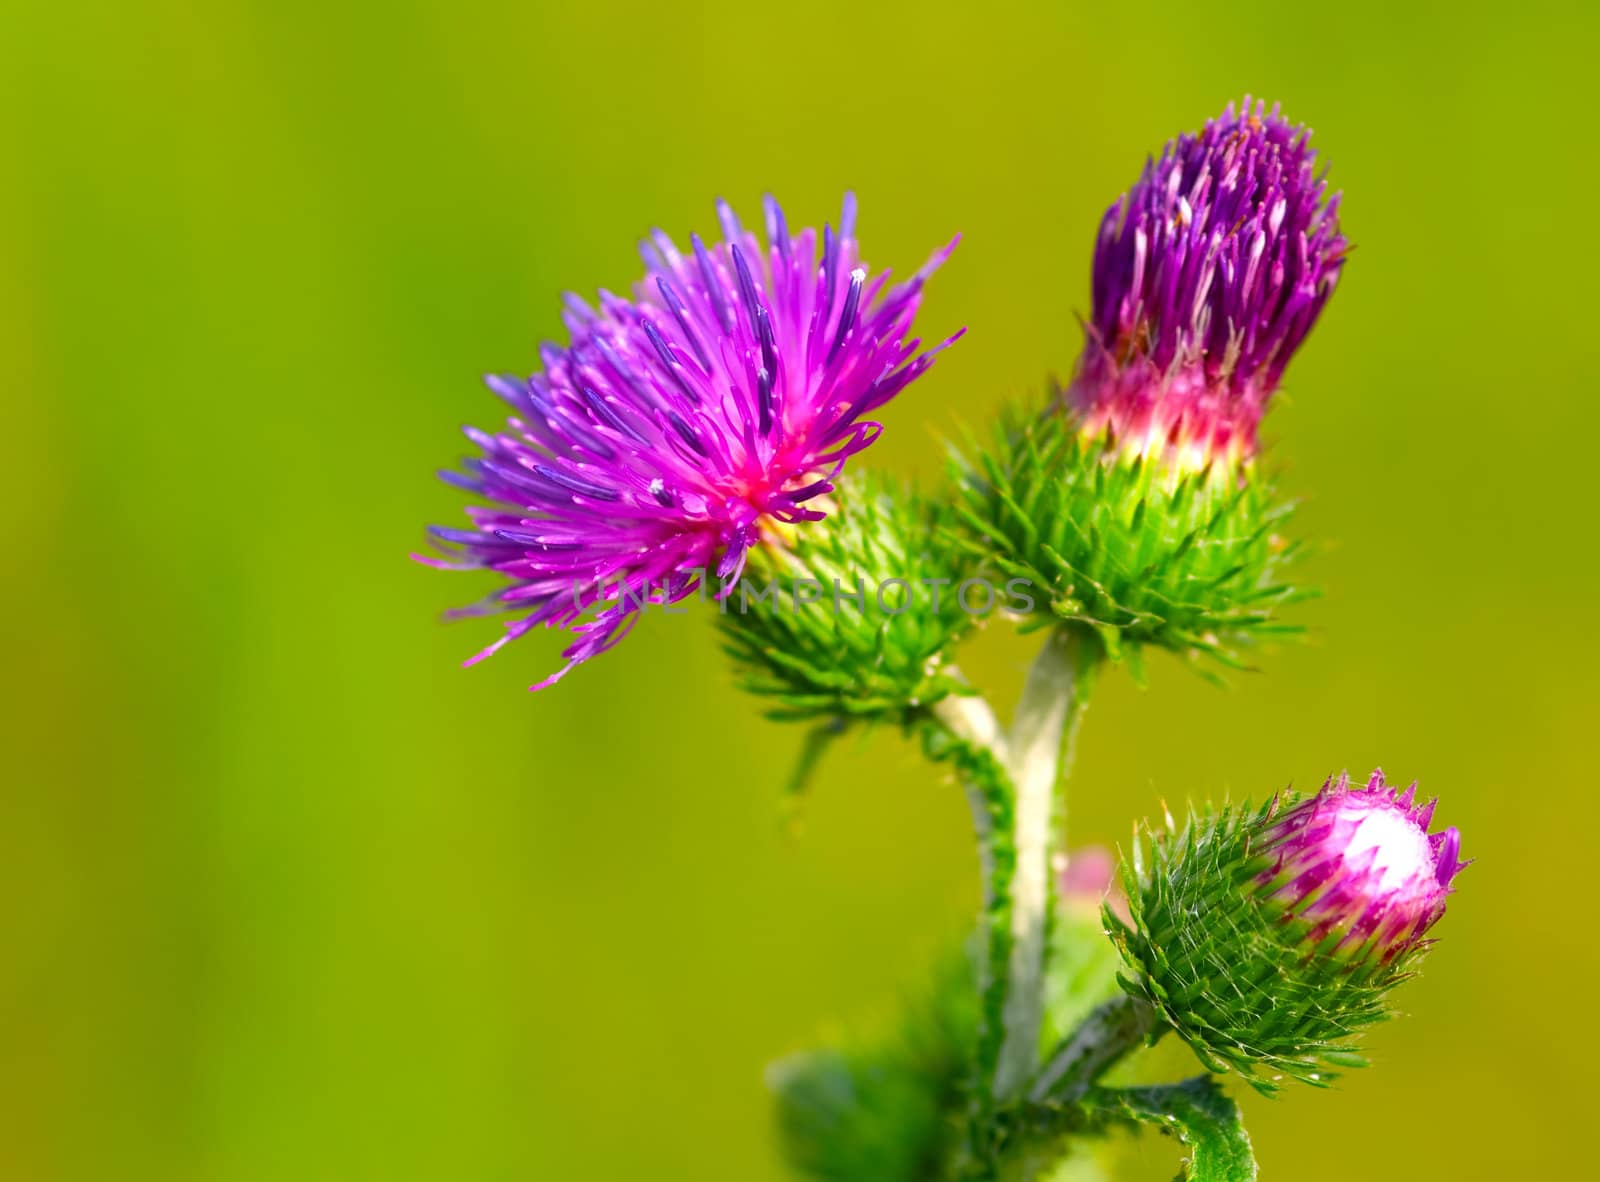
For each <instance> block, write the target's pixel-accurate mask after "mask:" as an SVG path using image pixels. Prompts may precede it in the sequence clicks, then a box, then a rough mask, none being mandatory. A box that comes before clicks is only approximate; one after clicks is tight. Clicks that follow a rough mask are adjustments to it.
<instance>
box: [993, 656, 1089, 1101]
mask: <svg viewBox="0 0 1600 1182" xmlns="http://www.w3.org/2000/svg"><path fill="white" fill-rule="evenodd" d="M1098 656H1099V652H1098V645H1097V641H1096V639H1095V637H1094V636H1093V634H1091V633H1088V632H1087V631H1086V630H1082V629H1076V628H1073V629H1066V628H1064V629H1060V630H1057V631H1055V632H1052V633H1051V635H1050V637H1049V639H1047V640H1046V641H1045V645H1044V648H1042V649H1041V650H1040V652H1039V656H1038V658H1037V659H1036V660H1035V661H1034V663H1033V667H1032V668H1031V669H1030V670H1029V671H1028V680H1027V682H1026V683H1025V684H1024V686H1023V689H1022V699H1021V701H1020V702H1019V703H1018V705H1017V716H1016V721H1015V722H1014V724H1013V725H1012V729H1011V740H1010V743H1009V744H1008V749H1007V752H1006V762H1007V764H1008V765H1009V767H1010V770H1011V779H1012V781H1013V783H1014V784H1015V785H1016V794H1017V795H1016V806H1015V816H1016V828H1015V847H1016V872H1015V874H1014V876H1013V878H1012V883H1011V903H1012V907H1011V957H1010V964H1009V966H1008V971H1007V987H1006V1001H1005V1010H1004V1023H1005V1040H1004V1043H1003V1044H1002V1046H1001V1050H1000V1059H999V1063H998V1064H997V1065H996V1068H995V1076H994V1090H995V1094H996V1096H998V1097H999V1098H1001V1099H1002V1100H1003V1099H1006V1098H1008V1097H1010V1096H1013V1095H1015V1094H1016V1093H1018V1092H1019V1091H1021V1089H1022V1087H1023V1086H1024V1085H1025V1084H1026V1083H1027V1081H1028V1079H1029V1077H1030V1076H1032V1075H1033V1072H1034V1069H1035V1068H1036V1067H1037V1066H1038V1057H1039V1031H1040V1027H1041V1025H1042V1023H1043V1014H1044V967H1045V965H1044V957H1045V935H1046V922H1047V918H1048V912H1049V906H1050V855H1051V851H1052V846H1053V844H1054V842H1055V841H1056V840H1057V833H1056V817H1055V814H1056V800H1057V796H1058V785H1059V784H1060V782H1061V781H1062V780H1064V779H1065V776H1066V773H1067V771H1068V770H1069V768H1070V765H1071V762H1072V758H1073V755H1074V754H1075V748H1076V746H1077V732H1078V724H1079V722H1080V720H1081V719H1082V717H1083V710H1084V706H1085V704H1086V702H1087V695H1088V689H1089V685H1090V682H1091V681H1092V672H1093V669H1094V666H1095V664H1096V662H1097V660H1098Z"/></svg>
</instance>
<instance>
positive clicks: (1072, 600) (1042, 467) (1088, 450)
mask: <svg viewBox="0 0 1600 1182" xmlns="http://www.w3.org/2000/svg"><path fill="white" fill-rule="evenodd" d="M956 478H957V479H958V481H959V482H960V485H961V488H962V490H963V497H962V503H961V506H960V517H961V521H962V523H963V525H964V526H965V530H964V532H965V535H966V539H967V545H968V548H969V549H970V550H971V552H972V553H973V554H974V555H975V556H977V557H978V558H980V559H981V560H984V561H985V562H987V563H988V564H989V565H991V566H992V567H993V568H994V569H996V570H997V571H999V572H1000V573H1001V575H1002V576H1003V577H1006V578H1018V579H1024V580H1027V582H1028V583H1029V584H1030V585H1031V586H1032V587H1034V588H1035V590H1034V595H1033V597H1034V599H1035V600H1036V603H1037V611H1038V612H1039V613H1040V617H1041V618H1042V619H1043V620H1045V621H1048V620H1050V619H1051V618H1054V619H1055V620H1057V621H1080V622H1082V623H1085V624H1088V625H1090V626H1091V627H1093V628H1094V629H1095V630H1096V631H1098V632H1099V633H1100V636H1101V638H1102V639H1103V640H1104V642H1105V645H1106V649H1107V652H1108V653H1109V654H1110V655H1111V656H1112V657H1118V656H1122V655H1124V654H1126V655H1128V656H1130V657H1137V656H1138V653H1139V649H1140V648H1141V646H1144V645H1155V646H1158V647H1161V648H1167V649H1171V650H1173V651H1176V652H1179V653H1185V654H1187V653H1197V652H1198V653H1205V654H1209V655H1211V656H1213V657H1215V658H1217V659H1220V660H1222V661H1223V662H1225V663H1228V664H1237V663H1238V661H1239V658H1238V655H1237V652H1236V649H1237V647H1238V646H1239V645H1240V644H1242V643H1245V642H1247V641H1249V640H1250V639H1251V638H1252V637H1254V636H1257V635H1260V634H1263V633H1267V632H1287V631H1297V630H1298V629H1297V628H1294V627H1292V626H1286V625H1284V624H1283V623H1282V622H1281V621H1280V619H1279V617H1278V615H1277V612H1278V609H1279V608H1281V607H1283V606H1284V605H1285V604H1287V603H1290V602H1292V601H1293V600H1295V599H1299V598H1304V596H1305V593H1304V592H1300V591H1296V589H1295V588H1293V587H1291V586H1289V585H1288V584H1286V583H1285V582H1284V579H1283V572H1284V567H1285V566H1287V565H1288V564H1289V562H1291V561H1292V560H1293V559H1294V558H1295V557H1296V556H1297V553H1298V549H1299V548H1298V546H1296V545H1294V544H1292V543H1288V542H1285V541H1284V539H1283V538H1282V537H1281V536H1280V532H1279V531H1280V530H1281V529H1282V527H1283V524H1284V521H1285V519H1286V518H1287V517H1288V515H1289V513H1290V512H1291V508H1292V507H1291V506H1289V505H1287V504H1285V503H1283V502H1281V501H1279V500H1278V499H1276V498H1275V497H1274V495H1273V490H1272V488H1271V485H1270V483H1269V482H1268V481H1266V480H1265V479H1263V477H1262V475H1261V473H1259V472H1257V471H1256V470H1255V468H1254V465H1249V464H1246V465H1241V466H1228V465H1222V464H1215V465H1211V466H1209V467H1205V468H1200V469H1189V470H1180V469H1177V468H1174V467H1172V466H1170V465H1168V464H1166V463H1165V462H1164V461H1162V460H1161V459H1159V458H1154V457H1141V456H1139V455H1135V454H1129V453H1127V452H1123V451H1118V450H1114V449H1109V448H1107V447H1106V446H1105V445H1104V441H1103V440H1101V439H1099V438H1097V437H1090V436H1086V435H1085V434H1083V432H1082V431H1081V430H1080V429H1079V427H1078V426H1077V425H1076V424H1075V422H1074V421H1073V420H1072V419H1070V418H1069V417H1068V416H1066V415H1062V414H1059V413H1056V412H1055V411H1053V410H1046V411H1045V412H1044V413H1043V414H1041V415H1032V416H1025V415H1020V414H1017V413H1012V414H1010V415H1008V416H1005V417H1004V418H1003V419H1002V421H1001V422H1000V424H999V426H998V428H997V430H996V433H995V438H994V441H993V442H992V443H991V444H990V445H989V446H987V447H984V448H981V449H979V450H978V451H977V455H976V458H975V460H973V461H972V462H970V463H967V462H963V461H958V463H957V470H956Z"/></svg>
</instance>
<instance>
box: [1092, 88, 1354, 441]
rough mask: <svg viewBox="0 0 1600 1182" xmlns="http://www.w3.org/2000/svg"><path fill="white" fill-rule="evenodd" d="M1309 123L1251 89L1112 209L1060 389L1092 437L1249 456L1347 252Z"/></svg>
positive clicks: (1150, 169) (1172, 147) (1183, 141)
mask: <svg viewBox="0 0 1600 1182" xmlns="http://www.w3.org/2000/svg"><path fill="white" fill-rule="evenodd" d="M1310 136H1311V133H1310V132H1309V131H1307V130H1306V128H1304V127H1297V126H1295V125H1294V124H1291V123H1289V122H1288V121H1287V120H1285V119H1284V118H1283V117H1282V115H1281V114H1280V113H1279V110H1278V108H1277V107H1276V106H1274V107H1273V108H1272V109H1271V110H1270V111H1268V110H1266V109H1265V104H1263V103H1261V102H1256V103H1254V104H1252V103H1251V101H1250V99H1249V98H1248V97H1247V98H1246V99H1245V100H1244V104H1243V105H1242V106H1241V107H1240V108H1239V110H1238V111H1237V112H1236V111H1235V110H1234V108H1233V107H1232V106H1230V107H1228V109H1227V110H1226V111H1224V112H1223V113H1222V114H1221V115H1220V116H1218V117H1217V118H1215V119H1212V120H1211V121H1209V122H1208V123H1207V124H1206V125H1205V127H1204V128H1203V129H1202V130H1201V131H1200V133H1199V134H1198V135H1180V136H1178V137H1177V138H1176V139H1174V140H1172V141H1171V142H1170V143H1168V144H1167V146H1166V149H1165V150H1164V151H1163V152H1162V153H1161V156H1160V158H1159V159H1157V160H1154V161H1152V162H1150V163H1149V164H1147V165H1146V166H1145V170H1144V174H1143V175H1142V176H1141V177H1140V178H1139V180H1138V183H1137V184H1135V185H1134V186H1133V188H1131V189H1129V190H1128V192H1127V193H1125V194H1124V195H1123V196H1122V197H1121V198H1120V199H1118V200H1117V201H1116V202H1114V203H1113V204H1112V206H1111V208H1110V209H1108V210H1107V211H1106V214H1105V217H1104V218H1103V219H1102V221H1101V224H1100V237H1099V241H1098V242H1097V244H1096V247H1095V256H1094V275H1093V298H1094V307H1093V312H1092V315H1091V318H1090V320H1089V321H1088V323H1087V324H1086V325H1085V327H1084V336H1085V342H1084V350H1083V357H1082V359H1081V361H1080V362H1079V365H1078V373H1077V377H1076V379H1075V380H1074V381H1073V384H1072V388H1071V390H1070V391H1069V392H1068V394H1069V401H1070V403H1071V404H1072V407H1073V410H1074V412H1075V413H1076V414H1077V415H1078V416H1079V418H1080V419H1081V421H1082V423H1083V430H1084V431H1085V432H1086V433H1087V434H1089V435H1091V436H1099V435H1101V434H1104V436H1105V437H1106V439H1107V441H1108V443H1109V444H1110V445H1111V446H1113V447H1115V448H1117V449H1118V450H1120V451H1122V452H1123V453H1125V454H1127V455H1130V456H1133V457H1137V458H1141V459H1143V458H1150V459H1154V460H1156V461H1157V462H1159V463H1162V464H1164V465H1168V466H1171V467H1173V468H1176V469H1179V470H1198V469H1203V468H1206V467H1209V466H1210V465H1212V464H1214V463H1220V464H1222V465H1224V466H1228V467H1232V466H1236V465H1237V464H1239V463H1240V462H1241V461H1244V460H1248V459H1249V458H1250V457H1251V456H1253V455H1254V454H1255V450H1256V428H1257V425H1258V424H1259V423H1260V421H1261V416H1262V415H1263V414H1264V413H1265V411H1266V408H1267V403H1268V401H1269V400H1270V399H1271V398H1272V395H1273V393H1274V392H1275V391H1276V390H1277V387H1278V383H1279V381H1280V380H1281V379H1282V377H1283V371H1284V367H1285V366H1287V365H1288V363H1289V359H1290V358H1291V357H1292V356H1293V355H1294V352H1295V350H1296V349H1298V348H1299V347H1300V343H1301V342H1302V341H1303V340H1304V339H1305V336H1306V334H1307V333H1308V332H1310V331H1311V327H1312V325H1314V324H1315V323H1316V320H1317V317H1318V316H1319V315H1320V314H1321V312H1322V308H1323V305H1324V304H1325V303H1327V301H1328V297H1329V296H1331V295H1332V294H1333V289H1334V287H1335V286H1336V285H1337V284H1338V282H1339V273H1340V271H1341V269H1342V268H1343V265H1344V256H1345V253H1346V251H1347V249H1348V245H1347V243H1346V242H1345V240H1344V237H1343V236H1342V235H1341V234H1340V233H1339V217H1338V208H1339V198H1338V197H1337V196H1333V197H1331V198H1330V197H1329V196H1328V193H1327V185H1326V182H1325V181H1324V180H1323V179H1322V177H1321V176H1320V175H1318V173H1317V171H1316V169H1315V167H1314V160H1315V157H1316V153H1315V152H1313V151H1312V150H1311V148H1310V144H1309V141H1310Z"/></svg>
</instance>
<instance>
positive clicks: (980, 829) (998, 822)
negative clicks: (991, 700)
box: [931, 696, 1016, 1177]
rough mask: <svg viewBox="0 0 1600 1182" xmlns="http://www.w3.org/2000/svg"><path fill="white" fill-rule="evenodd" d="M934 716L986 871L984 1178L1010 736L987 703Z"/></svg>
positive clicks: (978, 1097) (981, 969) (977, 1137)
mask: <svg viewBox="0 0 1600 1182" xmlns="http://www.w3.org/2000/svg"><path fill="white" fill-rule="evenodd" d="M931 713H932V715H933V717H934V719H935V720H936V721H937V722H938V724H939V726H940V727H941V728H942V729H943V730H944V732H945V734H946V735H947V736H948V737H949V738H950V739H953V740H954V741H955V742H954V748H953V750H952V751H951V752H950V754H951V756H952V757H953V760H954V762H955V765H956V768H957V770H958V774H959V776H960V779H961V784H962V787H963V788H964V789H965V790H966V794H967V804H968V807H970V808H971V810H972V826H973V830H974V833H975V834H976V836H977V842H978V859H979V863H980V866H981V868H982V874H983V910H982V912H981V914H980V916H979V920H978V940H979V949H978V995H979V999H980V1004H979V1022H978V1051H977V1064H976V1066H977V1071H978V1078H979V1079H981V1080H982V1081H984V1084H983V1086H980V1087H976V1088H974V1089H973V1092H972V1110H971V1112H970V1113H969V1114H968V1122H967V1137H968V1140H967V1150H966V1151H967V1158H968V1161H969V1164H970V1165H971V1167H972V1168H974V1169H977V1170H979V1171H980V1172H979V1173H977V1174H975V1175H973V1176H974V1177H986V1176H987V1175H986V1174H985V1173H983V1172H982V1171H984V1170H987V1169H988V1164H989V1162H990V1161H991V1159H992V1156H993V1145H992V1144H991V1140H992V1137H991V1135H992V1133H993V1131H994V1130H993V1127H992V1124H993V1113H994V1097H993V1094H992V1093H991V1092H990V1090H989V1088H988V1086H987V1081H988V1080H989V1078H990V1077H991V1075H992V1072H993V1070H994V1064H995V1063H996V1062H997V1061H998V1060H999V1057H1000V1044H1001V1040H1002V1039H1003V1038H1004V1035H1005V1026H1004V1021H1003V1018H1002V1010H1003V1007H1004V1005H1005V989H1006V967H1007V964H1008V963H1009V959H1010V946H1011V919H1010V908H1011V890H1010V886H1011V880H1012V877H1013V874H1014V872H1015V869H1016V858H1015V854H1014V851H1013V845H1012V828H1013V827H1012V816H1011V806H1012V802H1013V800H1014V798H1015V792H1014V790H1013V789H1012V786H1011V783H1010V778H1009V775H1008V773H1007V771H1006V763H1005V752H1006V738H1005V735H1004V733H1003V732H1002V731H1001V728H1000V724H999V722H998V720H996V718H995V715H994V711H993V710H992V709H990V707H989V704H988V703H987V702H985V701H984V700H983V699H982V698H978V697H965V696H963V697H949V698H945V699H943V700H942V701H940V702H937V703H935V704H934V706H933V707H932V708H931Z"/></svg>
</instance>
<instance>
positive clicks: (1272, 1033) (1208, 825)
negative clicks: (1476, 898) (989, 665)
mask: <svg viewBox="0 0 1600 1182" xmlns="http://www.w3.org/2000/svg"><path fill="white" fill-rule="evenodd" d="M1433 810H1434V806H1433V803H1431V802H1430V803H1428V804H1424V805H1419V804H1417V803H1416V786H1415V785H1412V786H1411V787H1409V788H1407V789H1406V790H1405V791H1404V792H1403V793H1402V792H1400V791H1399V790H1398V789H1396V788H1393V787H1391V786H1389V785H1387V784H1385V783H1384V779H1383V773H1382V772H1374V773H1373V774H1372V778H1371V779H1370V780H1369V781H1368V783H1367V786H1366V787H1365V788H1355V789H1353V788H1351V787H1350V780H1349V777H1348V776H1340V777H1339V778H1338V779H1337V780H1331V779H1330V780H1329V781H1328V782H1327V783H1326V784H1324V785H1323V787H1322V790H1321V791H1320V792H1318V793H1316V794H1315V795H1314V796H1312V797H1309V798H1307V799H1303V800H1299V801H1293V800H1288V799H1285V798H1283V797H1278V798H1274V799H1273V800H1272V801H1271V802H1270V803H1269V804H1268V805H1267V806H1266V807H1264V808H1261V809H1256V810H1251V809H1223V810H1221V811H1220V812H1218V813H1215V814H1209V815H1205V816H1200V817H1195V818H1192V819H1191V820H1190V822H1189V824H1188V826H1187V827H1186V828H1185V829H1184V830H1183V831H1181V832H1178V831H1176V830H1175V828H1174V827H1173V826H1172V825H1171V822H1170V818H1169V823H1168V827H1167V832H1166V833H1164V834H1159V835H1157V836H1155V837H1154V839H1153V840H1151V841H1149V842H1148V843H1146V842H1145V841H1143V840H1140V841H1138V842H1137V843H1136V845H1135V852H1134V860H1133V865H1132V866H1131V867H1130V868H1125V871H1124V878H1125V881H1126V883H1127V886H1128V895H1129V903H1130V906H1131V911H1132V917H1131V919H1130V920H1128V921H1126V922H1124V921H1123V920H1122V919H1119V918H1118V917H1117V916H1115V915H1114V914H1112V913H1111V912H1110V911H1109V910H1108V911H1107V912H1106V914H1105V919H1106V922H1107V925H1108V927H1109V928H1110V929H1111V933H1112V938H1113V939H1114V940H1115V942H1116V944H1117V946H1118V949H1119V950H1120V951H1121V953H1122V956H1123V959H1124V961H1125V962H1126V963H1127V965H1128V967H1129V968H1130V969H1131V970H1132V973H1131V975H1129V976H1128V977H1125V978H1124V981H1123V984H1124V986H1125V987H1126V988H1127V989H1128V991H1129V992H1130V993H1133V994H1134V995H1135V996H1137V997H1142V998H1144V999H1145V1000H1146V1001H1148V1002H1149V1003H1150V1004H1151V1005H1153V1006H1154V1007H1155V1008H1156V1009H1157V1010H1158V1011H1159V1012H1160V1013H1161V1015H1162V1017H1163V1018H1165V1019H1166V1021H1167V1022H1168V1023H1169V1024H1170V1025H1171V1027H1172V1028H1173V1029H1175V1030H1176V1031H1177V1032H1178V1033H1179V1034H1180V1035H1181V1036H1182V1037H1183V1038H1184V1039H1185V1040H1186V1041H1187V1042H1188V1043H1189V1044H1190V1046H1192V1047H1193V1048H1194V1050H1195V1051H1196V1053H1197V1054H1199V1056H1200V1057H1201V1059H1202V1060H1204V1061H1205V1062H1206V1063H1207V1065H1208V1066H1210V1067H1212V1068H1213V1069H1214V1070H1222V1069H1223V1068H1224V1067H1225V1066H1226V1067H1232V1068H1234V1069H1236V1070H1238V1071H1240V1072H1241V1073H1242V1074H1244V1075H1245V1076H1246V1077H1247V1078H1249V1079H1250V1081H1251V1082H1252V1083H1253V1084H1255V1085H1256V1086H1257V1087H1258V1088H1260V1089H1262V1090H1264V1091H1270V1090H1272V1088H1273V1087H1274V1086H1275V1084H1276V1079H1277V1077H1278V1076H1281V1075H1290V1076H1293V1077H1295V1078H1298V1079H1303V1080H1306V1081H1307V1082H1310V1083H1324V1082H1326V1081H1327V1080H1329V1079H1331V1078H1332V1073H1331V1072H1330V1071H1329V1070H1328V1067H1329V1065H1331V1066H1333V1067H1342V1066H1352V1065H1355V1064H1358V1063H1359V1062H1360V1059H1359V1058H1358V1057H1357V1056H1356V1055H1354V1054H1353V1053H1352V1051H1351V1049H1350V1039H1351V1036H1352V1035H1353V1034H1354V1033H1356V1032H1357V1031H1359V1030H1360V1028H1362V1027H1364V1026H1367V1025H1370V1024H1371V1023H1373V1022H1375V1021H1378V1020H1379V1019H1381V1018H1384V1017H1386V1016H1387V1015H1388V1011H1387V1009H1386V1006H1385V1001H1384V998H1385V995H1386V994H1387V993H1388V991H1389V990H1390V989H1391V988H1393V987H1394V986H1395V985H1396V984H1398V983H1399V982H1400V981H1402V980H1404V979H1405V978H1407V977H1409V976H1411V975H1412V974H1413V973H1414V972H1415V969H1416V965H1417V962H1418V960H1419V958H1420V957H1421V955H1422V954H1423V952H1424V951H1425V950H1426V949H1427V947H1428V945H1429V944H1430V943H1431V941H1430V940H1428V939H1426V936H1427V933H1428V930H1429V929H1430V928H1431V927H1432V926H1433V925H1434V924H1435V923H1436V922H1437V921H1438V920H1439V918H1440V916H1442V915H1443V914H1444V910H1445V899H1446V896H1448V895H1449V894H1450V891H1451V889H1452V883H1453V881H1454V879H1455V877H1456V875H1457V874H1458V873H1459V872H1460V870H1461V869H1462V867H1463V865H1464V863H1462V862H1461V860H1460V852H1461V840H1460V835H1459V834H1458V833H1457V832H1456V830H1455V829H1445V830H1443V831H1441V832H1438V833H1434V834H1431V835H1430V834H1429V833H1428V825H1429V823H1430V822H1431V821H1432V819H1433ZM1263 1071H1264V1072H1265V1075H1261V1074H1257V1073H1258V1072H1263Z"/></svg>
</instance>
